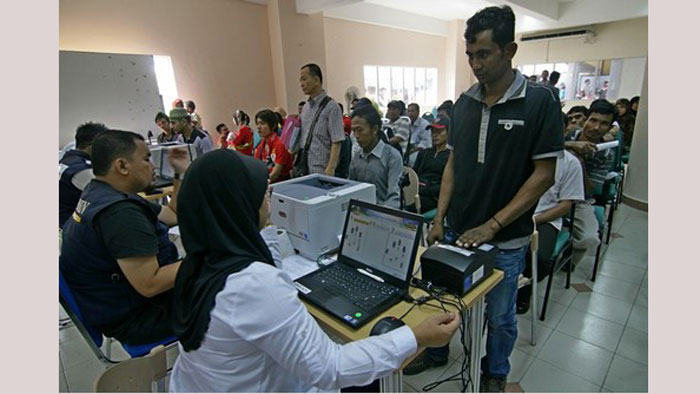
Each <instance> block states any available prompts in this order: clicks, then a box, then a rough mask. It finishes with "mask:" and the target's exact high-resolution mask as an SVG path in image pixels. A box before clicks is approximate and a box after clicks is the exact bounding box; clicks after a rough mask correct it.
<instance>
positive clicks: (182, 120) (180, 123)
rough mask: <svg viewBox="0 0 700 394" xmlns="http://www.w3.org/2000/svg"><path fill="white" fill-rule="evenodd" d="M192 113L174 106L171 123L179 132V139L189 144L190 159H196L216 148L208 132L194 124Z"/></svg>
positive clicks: (171, 112) (171, 111)
mask: <svg viewBox="0 0 700 394" xmlns="http://www.w3.org/2000/svg"><path fill="white" fill-rule="evenodd" d="M191 121H192V120H191V119H190V114H189V113H187V110H185V109H184V108H173V109H171V110H170V125H171V126H172V129H173V131H175V132H176V133H178V134H179V135H178V137H177V140H178V141H179V142H184V143H186V144H187V150H188V151H189V154H190V159H191V160H194V159H196V158H198V157H199V156H201V155H203V154H205V153H207V152H209V151H210V150H213V149H214V144H213V143H212V142H211V138H210V137H209V135H208V134H207V133H205V132H204V131H202V130H201V129H198V128H196V127H193V126H192V123H191Z"/></svg>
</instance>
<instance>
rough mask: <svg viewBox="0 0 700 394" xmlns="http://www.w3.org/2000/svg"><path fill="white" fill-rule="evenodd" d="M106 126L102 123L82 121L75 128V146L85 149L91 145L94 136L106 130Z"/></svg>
mask: <svg viewBox="0 0 700 394" xmlns="http://www.w3.org/2000/svg"><path fill="white" fill-rule="evenodd" d="M107 130H108V129H107V126H105V125H103V124H102V123H93V122H87V123H83V124H81V125H80V126H78V128H77V129H76V130H75V147H76V148H78V149H85V148H87V147H88V146H90V145H92V142H93V141H94V139H95V137H97V135H98V134H100V133H101V132H103V131H107Z"/></svg>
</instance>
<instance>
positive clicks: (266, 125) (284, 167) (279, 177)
mask: <svg viewBox="0 0 700 394" xmlns="http://www.w3.org/2000/svg"><path fill="white" fill-rule="evenodd" d="M255 125H256V126H257V128H258V132H259V133H260V137H262V141H261V142H260V144H259V145H258V147H257V149H255V158H256V159H260V160H262V161H263V162H264V163H265V165H266V166H267V172H268V173H269V174H270V183H275V182H279V181H284V180H287V179H290V178H291V177H292V166H293V165H294V163H293V160H292V155H290V154H289V151H287V148H286V147H285V146H284V143H283V142H282V140H281V139H280V137H279V136H278V135H277V129H278V127H279V125H278V122H277V115H275V113H274V112H272V111H270V110H269V109H264V110H262V111H260V112H258V113H257V114H255Z"/></svg>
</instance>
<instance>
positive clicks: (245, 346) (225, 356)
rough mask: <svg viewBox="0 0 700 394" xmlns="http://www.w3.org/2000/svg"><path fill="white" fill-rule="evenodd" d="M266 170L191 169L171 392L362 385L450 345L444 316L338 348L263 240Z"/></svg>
mask: <svg viewBox="0 0 700 394" xmlns="http://www.w3.org/2000/svg"><path fill="white" fill-rule="evenodd" d="M266 190H267V170H266V169H265V166H264V165H263V164H262V163H261V162H259V161H256V160H254V159H252V158H249V157H246V156H243V155H239V154H237V153H236V152H233V151H230V150H216V151H212V152H209V153H207V154H205V155H204V156H202V157H200V158H199V159H197V160H196V161H195V162H193V163H192V165H191V166H190V169H189V170H188V172H187V175H186V177H185V180H184V181H183V183H182V187H181V189H180V194H179V201H178V214H179V215H178V216H179V222H180V231H181V234H182V241H183V245H184V247H185V250H186V251H187V257H186V258H185V260H184V261H183V262H182V265H181V267H180V270H179V272H178V275H177V279H176V281H175V307H174V329H175V333H176V335H177V336H178V337H179V339H180V356H179V357H178V359H177V361H176V362H175V366H174V368H173V373H172V377H171V379H170V390H171V391H188V392H202V391H207V392H265V391H267V392H271V391H282V392H301V391H318V390H319V389H326V390H329V389H338V388H340V387H345V386H351V385H364V384H367V383H369V382H371V381H373V380H374V379H376V378H378V377H381V376H384V375H388V374H390V373H391V372H392V371H394V370H395V369H397V368H398V367H399V366H400V365H401V363H402V362H403V361H404V359H405V358H407V357H408V356H410V355H411V354H413V353H415V351H416V350H417V348H418V347H422V346H441V345H444V344H446V343H448V342H449V340H450V338H451V337H452V334H453V333H454V331H455V330H456V328H457V327H458V325H459V319H458V318H456V316H455V315H454V314H447V313H445V314H438V315H434V316H432V317H430V318H428V319H426V320H425V321H424V322H423V323H421V324H420V325H418V326H417V327H415V328H409V327H408V326H404V327H401V328H399V329H396V330H394V331H391V332H389V333H386V334H384V335H381V336H376V337H371V338H368V339H365V340H362V341H356V342H352V343H349V344H347V345H342V346H341V345H338V344H335V343H334V342H332V341H331V340H330V339H329V338H328V336H327V335H326V334H325V333H324V332H323V331H322V330H321V328H320V327H319V326H318V324H317V323H316V321H315V320H314V319H313V317H312V316H311V315H310V314H309V313H308V312H307V311H306V309H305V308H304V306H303V304H302V303H301V302H300V301H299V299H298V297H297V290H296V288H295V287H294V285H293V284H292V281H291V279H290V278H289V276H288V275H287V274H286V273H284V272H283V271H282V270H280V269H278V268H276V267H275V264H274V262H273V258H272V255H271V253H270V251H269V249H268V248H267V246H266V245H265V242H264V241H263V238H262V237H261V236H260V233H259V231H260V229H261V228H262V227H263V226H264V224H265V222H266V220H267V214H268V209H269V208H268V201H267V193H266Z"/></svg>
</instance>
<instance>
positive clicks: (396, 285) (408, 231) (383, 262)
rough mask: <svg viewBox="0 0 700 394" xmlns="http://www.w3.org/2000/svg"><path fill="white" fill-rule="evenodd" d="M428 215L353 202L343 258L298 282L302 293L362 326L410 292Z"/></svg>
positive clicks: (351, 323) (342, 246)
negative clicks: (424, 224) (425, 216)
mask: <svg viewBox="0 0 700 394" xmlns="http://www.w3.org/2000/svg"><path fill="white" fill-rule="evenodd" d="M422 223H423V218H422V216H420V215H416V214H413V213H410V212H404V211H399V210H395V209H391V208H386V207H382V206H379V205H375V204H370V203H366V202H364V201H359V200H350V204H349V207H348V213H347V216H346V219H345V227H344V228H343V237H342V241H341V243H340V250H339V252H338V259H337V260H336V261H335V262H333V263H331V264H330V265H327V266H325V267H322V268H320V269H318V270H316V271H314V272H312V273H310V274H307V275H305V276H303V277H301V278H299V279H297V280H296V281H295V282H294V285H295V286H296V287H297V289H298V290H299V296H300V297H301V298H302V299H304V300H306V301H308V302H309V303H311V304H313V305H315V306H317V307H319V308H321V309H323V310H324V311H326V312H328V313H329V314H331V315H332V316H334V317H335V318H337V319H339V320H340V321H341V322H343V323H344V324H346V325H348V326H350V327H352V328H355V329H357V328H360V327H362V326H363V325H364V324H365V323H367V322H368V321H369V320H371V319H373V318H374V317H375V316H377V315H378V314H380V313H382V312H384V311H386V310H387V309H389V308H390V307H391V306H393V305H394V304H396V303H398V302H399V301H401V298H402V297H403V296H404V295H406V294H408V287H409V284H410V280H411V274H412V273H413V266H414V263H415V259H416V252H417V250H418V243H419V241H420V237H421V229H422Z"/></svg>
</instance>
